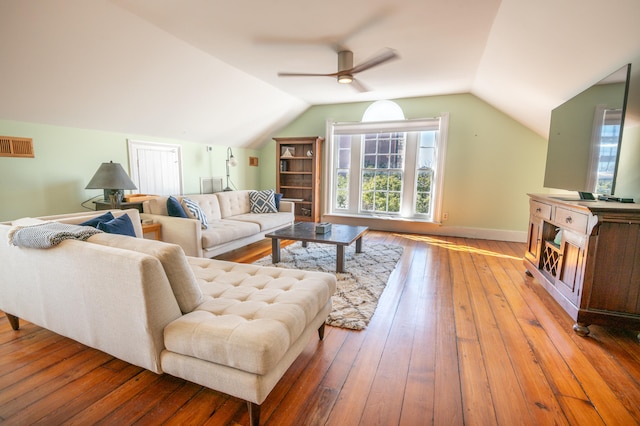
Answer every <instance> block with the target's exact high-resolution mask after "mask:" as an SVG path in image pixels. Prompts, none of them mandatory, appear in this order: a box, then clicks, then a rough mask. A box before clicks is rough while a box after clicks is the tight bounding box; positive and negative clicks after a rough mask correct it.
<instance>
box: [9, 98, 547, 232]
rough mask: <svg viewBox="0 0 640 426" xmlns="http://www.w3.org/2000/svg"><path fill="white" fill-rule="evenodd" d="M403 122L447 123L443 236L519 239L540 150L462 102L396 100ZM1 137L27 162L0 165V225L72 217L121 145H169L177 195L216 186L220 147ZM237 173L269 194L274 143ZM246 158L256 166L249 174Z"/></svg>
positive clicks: (16, 125)
mask: <svg viewBox="0 0 640 426" xmlns="http://www.w3.org/2000/svg"><path fill="white" fill-rule="evenodd" d="M394 101H395V102H397V103H398V104H399V105H400V106H401V107H402V109H403V110H404V113H405V116H406V117H407V118H425V117H433V116H436V115H439V114H440V113H442V112H448V113H449V138H448V145H447V154H446V155H447V158H446V166H445V167H446V169H445V181H444V182H445V183H444V197H443V209H442V211H443V212H447V213H449V220H448V221H447V222H444V223H443V227H458V228H470V232H469V235H470V236H473V235H474V234H473V230H472V228H480V229H490V230H506V231H516V232H524V231H525V230H526V228H527V220H528V216H529V214H528V200H527V197H526V193H527V192H546V190H544V189H543V187H542V181H543V175H544V164H545V157H546V141H545V140H544V138H542V137H540V136H539V135H537V134H535V133H533V132H532V131H530V130H529V129H527V128H525V127H524V126H522V125H521V124H519V123H518V122H516V121H514V120H513V119H511V118H509V117H508V116H507V115H505V114H503V113H501V112H500V111H498V110H496V109H495V108H493V107H491V106H490V105H488V104H487V103H485V102H483V101H482V100H480V99H478V98H477V97H475V96H473V95H470V94H461V95H451V96H434V97H423V98H409V99H397V100H394ZM371 103H372V102H360V103H349V104H336V105H319V106H313V107H311V108H309V109H308V110H307V111H305V112H304V113H303V114H302V115H301V116H300V117H298V118H297V119H296V120H294V121H293V122H291V123H290V124H289V125H288V126H287V127H286V128H284V129H282V130H281V131H279V132H278V134H277V135H274V136H301V135H304V136H309V135H319V136H325V126H326V120H327V119H332V120H334V121H360V120H361V118H362V114H363V113H364V111H365V110H366V109H367V107H368V106H369V105H370V104H371ZM0 135H6V136H20V137H31V138H33V140H34V146H35V154H36V156H35V158H32V159H26V158H5V157H0V199H1V200H2V203H1V204H0V221H1V220H11V219H15V218H18V217H23V216H41V215H46V214H58V213H68V212H74V211H81V210H82V209H83V208H82V207H81V203H82V202H83V201H85V200H87V199H89V198H91V197H94V196H96V195H100V194H101V191H100V190H85V189H84V187H85V186H86V184H87V182H89V180H90V179H91V177H92V176H93V174H94V173H95V171H96V169H97V168H98V166H99V165H100V163H102V162H105V161H114V162H119V163H121V164H122V165H123V167H124V168H125V170H128V152H127V139H136V140H144V141H153V142H161V143H172V144H178V145H180V146H181V147H182V157H183V163H184V170H183V179H184V193H185V194H190V193H198V192H199V191H200V177H201V176H224V175H225V161H224V160H225V158H226V146H220V145H212V146H213V151H212V152H210V153H209V152H207V150H206V146H204V145H202V144H199V143H195V142H190V141H179V140H169V139H161V138H152V137H148V136H140V135H128V134H122V133H113V132H101V131H95V130H85V129H76V128H67V127H59V126H50V125H45V124H34V123H23V122H14V121H3V120H0ZM233 153H234V155H235V156H236V158H237V159H238V166H237V167H235V168H232V169H231V179H232V181H233V183H235V186H236V187H237V188H238V189H251V188H256V189H267V188H275V166H276V164H275V163H276V160H275V142H274V141H273V140H271V139H269V140H268V141H265V142H264V145H263V147H262V149H261V150H248V149H239V148H234V149H233ZM249 156H256V157H259V167H250V166H249V165H248V163H249Z"/></svg>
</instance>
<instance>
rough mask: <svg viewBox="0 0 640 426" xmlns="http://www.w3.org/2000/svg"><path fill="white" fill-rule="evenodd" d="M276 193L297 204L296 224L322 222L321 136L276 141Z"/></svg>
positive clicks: (277, 139)
mask: <svg viewBox="0 0 640 426" xmlns="http://www.w3.org/2000/svg"><path fill="white" fill-rule="evenodd" d="M274 140H275V141H276V161H277V162H276V190H277V192H279V193H281V194H282V198H283V200H287V201H293V203H294V204H295V209H294V214H295V220H296V221H306V222H319V221H320V182H321V181H320V173H321V170H322V142H323V141H324V139H323V138H321V137H318V136H303V137H290V138H274Z"/></svg>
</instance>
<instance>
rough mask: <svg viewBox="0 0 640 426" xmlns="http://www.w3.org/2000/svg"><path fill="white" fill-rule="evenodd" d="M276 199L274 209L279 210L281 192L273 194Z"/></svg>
mask: <svg viewBox="0 0 640 426" xmlns="http://www.w3.org/2000/svg"><path fill="white" fill-rule="evenodd" d="M273 196H274V197H275V200H276V210H278V211H280V200H282V194H279V193H276V194H273Z"/></svg>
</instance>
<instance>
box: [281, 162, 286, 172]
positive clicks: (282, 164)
mask: <svg viewBox="0 0 640 426" xmlns="http://www.w3.org/2000/svg"><path fill="white" fill-rule="evenodd" d="M280 171H281V172H286V171H287V162H286V161H282V160H280Z"/></svg>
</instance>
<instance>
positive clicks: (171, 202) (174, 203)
mask: <svg viewBox="0 0 640 426" xmlns="http://www.w3.org/2000/svg"><path fill="white" fill-rule="evenodd" d="M167 213H168V214H169V216H173V217H184V218H188V217H189V216H188V215H187V213H186V212H185V211H184V208H183V207H182V204H180V201H178V199H177V198H176V197H174V196H173V195H172V196H170V197H169V198H167Z"/></svg>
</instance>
